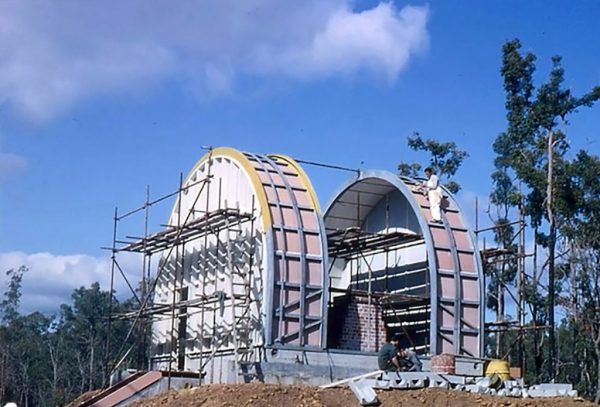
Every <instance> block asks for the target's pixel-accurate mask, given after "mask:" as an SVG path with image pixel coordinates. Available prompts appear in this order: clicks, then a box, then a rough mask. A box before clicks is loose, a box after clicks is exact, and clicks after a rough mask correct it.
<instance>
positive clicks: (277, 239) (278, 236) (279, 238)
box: [275, 229, 286, 250]
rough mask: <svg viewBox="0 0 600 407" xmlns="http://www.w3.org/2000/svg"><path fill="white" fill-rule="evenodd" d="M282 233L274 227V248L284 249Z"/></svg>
mask: <svg viewBox="0 0 600 407" xmlns="http://www.w3.org/2000/svg"><path fill="white" fill-rule="evenodd" d="M285 249H286V248H285V241H284V235H283V232H282V231H281V230H278V229H275V250H285Z"/></svg>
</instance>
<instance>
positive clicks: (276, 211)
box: [269, 205, 281, 225]
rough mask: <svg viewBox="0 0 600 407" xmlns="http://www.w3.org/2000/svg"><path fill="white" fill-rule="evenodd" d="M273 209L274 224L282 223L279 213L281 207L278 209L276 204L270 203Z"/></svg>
mask: <svg viewBox="0 0 600 407" xmlns="http://www.w3.org/2000/svg"><path fill="white" fill-rule="evenodd" d="M269 208H270V210H271V218H272V219H273V225H281V214H280V213H279V209H277V207H276V206H274V205H269Z"/></svg>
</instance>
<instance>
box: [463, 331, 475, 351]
mask: <svg viewBox="0 0 600 407" xmlns="http://www.w3.org/2000/svg"><path fill="white" fill-rule="evenodd" d="M462 347H463V348H464V349H467V350H469V351H470V352H471V353H473V354H477V349H478V348H479V340H478V339H477V336H475V335H467V334H465V335H463V336H462Z"/></svg>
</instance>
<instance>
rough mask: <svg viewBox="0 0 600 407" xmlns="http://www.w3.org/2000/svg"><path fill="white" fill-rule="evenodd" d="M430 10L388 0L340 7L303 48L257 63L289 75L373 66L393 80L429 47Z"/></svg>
mask: <svg viewBox="0 0 600 407" xmlns="http://www.w3.org/2000/svg"><path fill="white" fill-rule="evenodd" d="M427 14H428V13H427V9H424V8H418V7H410V6H407V7H404V8H403V9H402V10H401V11H399V12H398V11H397V10H396V9H395V8H394V6H393V5H392V4H390V3H381V4H379V5H378V6H377V7H376V8H374V9H371V10H366V11H363V12H360V13H355V12H352V11H351V10H349V9H348V8H341V9H339V10H337V11H335V12H334V13H333V14H331V16H330V17H329V19H328V21H327V23H326V26H325V27H324V29H323V30H322V31H319V32H316V33H315V35H314V37H313V38H312V40H311V42H310V43H308V44H305V45H304V47H297V48H291V49H289V50H285V51H284V52H281V53H277V52H273V53H272V54H269V53H265V54H264V55H262V56H261V57H260V58H259V61H260V62H259V64H258V65H259V67H261V68H262V69H264V70H265V71H267V72H276V71H280V72H282V73H285V74H288V75H290V76H299V77H313V76H331V75H336V74H346V75H347V74H351V73H354V72H357V71H361V70H364V71H371V72H372V73H374V74H380V75H383V76H384V77H385V78H387V79H388V80H389V81H393V80H394V79H395V77H396V76H397V75H398V73H399V72H400V71H401V70H402V69H403V68H404V67H405V66H406V64H407V63H408V60H409V58H410V57H411V56H412V54H413V53H416V52H420V51H422V50H424V49H425V48H427V46H428V35H427V30H426V23H427Z"/></svg>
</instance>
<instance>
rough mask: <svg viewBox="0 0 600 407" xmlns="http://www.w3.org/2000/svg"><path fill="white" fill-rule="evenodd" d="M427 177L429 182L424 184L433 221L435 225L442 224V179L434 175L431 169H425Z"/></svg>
mask: <svg viewBox="0 0 600 407" xmlns="http://www.w3.org/2000/svg"><path fill="white" fill-rule="evenodd" d="M425 176H426V177H427V181H424V182H423V189H424V191H425V192H426V194H427V199H429V209H430V211H431V221H432V222H434V223H442V208H441V204H442V196H443V193H442V187H441V186H440V179H439V178H438V177H437V175H435V174H434V173H433V169H432V168H431V167H427V168H425Z"/></svg>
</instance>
